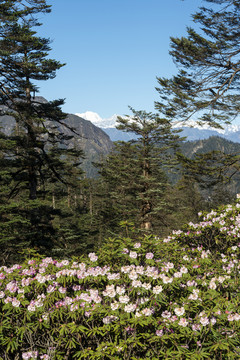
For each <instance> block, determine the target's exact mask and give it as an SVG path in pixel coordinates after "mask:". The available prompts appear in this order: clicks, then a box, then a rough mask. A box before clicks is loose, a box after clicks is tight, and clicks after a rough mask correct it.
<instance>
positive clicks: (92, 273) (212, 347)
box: [0, 199, 240, 360]
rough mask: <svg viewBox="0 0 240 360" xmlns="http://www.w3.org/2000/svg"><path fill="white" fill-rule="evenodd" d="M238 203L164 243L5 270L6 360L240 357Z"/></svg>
mask: <svg viewBox="0 0 240 360" xmlns="http://www.w3.org/2000/svg"><path fill="white" fill-rule="evenodd" d="M239 272H240V202H238V199H237V202H236V204H234V205H229V206H226V207H222V208H219V209H218V210H216V211H212V212H211V213H209V214H200V219H199V223H197V224H192V223H191V224H188V225H187V226H185V228H184V229H183V230H181V231H174V232H173V233H172V234H171V236H169V237H167V238H165V239H158V238H156V237H155V236H153V235H151V236H145V237H142V238H139V240H137V241H136V240H134V241H133V240H131V238H112V239H108V240H107V241H106V243H105V245H104V246H103V247H102V248H101V249H100V250H99V252H98V253H90V254H89V255H88V256H87V257H83V258H81V259H79V258H78V259H67V260H54V259H52V258H49V257H45V258H44V257H40V256H39V255H34V256H31V258H28V259H27V260H26V261H25V262H24V263H23V264H15V265H13V266H11V267H5V266H2V267H1V268H0V312H1V330H0V349H1V350H0V359H4V360H5V359H6V360H8V359H14V360H17V359H24V360H28V359H94V360H96V359H116V360H117V359H119V360H120V359H124V360H125V359H131V360H136V359H139V360H140V359H142V360H143V359H153V360H154V359H156V360H157V359H216V360H220V359H234V360H236V359H240V291H239V289H240V281H239Z"/></svg>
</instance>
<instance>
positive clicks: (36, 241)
mask: <svg viewBox="0 0 240 360" xmlns="http://www.w3.org/2000/svg"><path fill="white" fill-rule="evenodd" d="M50 11H51V9H50V6H49V5H47V4H46V1H45V0H25V1H23V0H20V1H16V0H12V1H1V3H0V85H1V91H0V105H1V115H9V116H11V118H13V119H14V129H13V132H12V133H11V134H10V135H8V136H6V134H4V133H3V132H2V133H1V143H0V151H1V159H0V161H1V164H0V165H1V176H0V181H1V185H2V186H3V188H2V189H3V190H4V191H2V192H1V196H2V198H1V200H2V207H1V214H0V216H1V220H2V222H1V224H0V225H1V226H0V228H1V229H2V235H4V232H5V231H7V233H8V236H7V237H5V239H6V240H8V239H12V240H13V245H14V244H15V245H16V239H17V240H19V239H18V237H16V233H19V234H22V230H25V236H23V238H22V240H23V239H25V240H26V242H28V243H30V244H31V246H38V247H39V246H42V245H43V246H44V247H48V248H49V247H52V245H51V242H52V241H53V239H54V232H55V231H54V228H53V225H52V219H53V217H54V214H55V213H56V210H55V209H54V206H52V204H49V202H48V201H47V197H46V194H47V193H48V192H49V186H50V184H51V183H53V184H56V183H58V182H62V183H64V184H65V185H66V186H67V184H68V183H69V180H70V175H69V166H68V168H67V167H66V162H65V159H66V156H67V153H68V152H69V151H68V144H69V141H70V139H71V137H72V136H67V135H65V134H64V133H63V132H62V130H61V129H62V128H64V127H67V125H66V124H65V123H64V119H65V118H66V114H64V113H63V112H62V110H61V105H62V104H63V103H64V101H63V100H62V99H60V100H54V101H51V102H47V101H43V100H42V99H41V98H40V97H35V93H37V92H38V86H37V84H38V83H39V82H40V81H46V80H49V79H52V78H54V77H55V75H56V71H57V70H58V69H60V68H61V67H62V66H63V65H64V64H61V63H60V62H58V61H56V60H53V59H50V58H49V57H48V55H49V52H50V50H51V48H50V40H49V39H48V38H43V37H39V36H37V33H36V31H35V28H36V27H38V26H40V25H41V23H39V22H38V20H37V18H36V16H37V15H39V14H44V13H49V12H50ZM70 130H73V129H70ZM70 151H71V152H72V153H73V150H72V149H70ZM76 155H77V158H78V159H79V156H82V152H81V151H79V152H78V153H77V154H76ZM74 161H75V160H74ZM72 165H73V163H72ZM75 165H76V164H75ZM13 201H14V204H15V205H16V208H15V205H14V206H13ZM18 207H19V209H21V211H20V210H18ZM12 208H14V209H15V211H14V212H13V211H11V209H12ZM23 209H24V210H23ZM16 212H18V213H19V214H20V213H22V214H23V215H24V216H23V219H22V220H19V221H20V222H18V224H19V226H18V227H15V225H16V224H17V223H16V221H15V218H16ZM20 217H21V216H20ZM23 223H24V224H26V226H27V225H29V226H27V229H26V228H25V227H24V226H22V225H23ZM7 224H8V225H7ZM9 224H12V225H11V226H10V225H9ZM14 224H15V225H14ZM7 229H8V230H9V231H8V230H7ZM5 235H7V234H5ZM22 235H23V234H22ZM14 240H15V241H14ZM17 243H18V244H20V243H21V242H18V241H17ZM24 244H25V243H24ZM9 245H10V244H9Z"/></svg>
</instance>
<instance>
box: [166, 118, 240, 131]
mask: <svg viewBox="0 0 240 360" xmlns="http://www.w3.org/2000/svg"><path fill="white" fill-rule="evenodd" d="M173 128H193V129H199V130H209V131H216V132H218V133H219V134H230V133H233V132H237V131H240V125H225V126H223V128H222V129H220V128H215V127H212V126H210V125H209V124H202V125H201V124H199V123H198V122H196V121H194V120H189V121H186V122H181V121H178V122H177V121H176V122H175V123H174V124H173Z"/></svg>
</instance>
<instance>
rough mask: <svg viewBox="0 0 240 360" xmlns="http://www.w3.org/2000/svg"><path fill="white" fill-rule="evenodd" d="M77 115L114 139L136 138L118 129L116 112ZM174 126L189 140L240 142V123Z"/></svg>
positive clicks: (194, 123)
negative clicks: (218, 126) (103, 115)
mask: <svg viewBox="0 0 240 360" xmlns="http://www.w3.org/2000/svg"><path fill="white" fill-rule="evenodd" d="M75 115H77V116H80V117H81V118H83V119H85V120H89V121H91V123H93V124H94V125H96V126H98V127H100V128H101V129H103V131H104V132H105V133H106V134H108V135H109V137H110V139H111V140H112V141H118V140H122V141H128V140H130V139H132V138H135V135H134V134H131V133H126V132H124V131H120V130H117V129H116V121H117V117H118V115H116V114H114V115H113V116H111V117H110V118H106V119H102V118H101V117H100V116H99V115H98V114H97V113H95V112H92V111H87V112H85V113H81V114H75ZM173 128H177V129H182V132H181V136H185V137H186V140H189V141H195V140H204V139H208V138H209V137H211V136H220V137H223V138H224V139H227V140H229V141H233V142H237V143H240V125H226V126H225V127H224V129H216V128H212V127H210V126H209V125H204V126H200V125H198V124H197V123H196V122H193V121H191V122H190V121H189V122H187V123H185V124H183V123H179V122H176V123H174V124H173Z"/></svg>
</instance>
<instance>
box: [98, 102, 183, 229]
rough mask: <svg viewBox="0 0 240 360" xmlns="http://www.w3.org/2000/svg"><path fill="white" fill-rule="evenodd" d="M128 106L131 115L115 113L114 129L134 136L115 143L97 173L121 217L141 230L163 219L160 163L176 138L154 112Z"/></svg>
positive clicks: (166, 163)
mask: <svg viewBox="0 0 240 360" xmlns="http://www.w3.org/2000/svg"><path fill="white" fill-rule="evenodd" d="M130 109H131V111H132V114H133V115H131V116H126V117H119V118H118V126H117V129H119V130H122V131H126V132H131V133H134V134H135V135H137V139H136V140H131V141H129V142H119V143H117V144H116V146H115V150H114V152H113V153H112V154H111V155H110V156H109V157H108V159H107V161H106V162H105V164H103V166H102V169H101V171H100V173H101V175H102V176H103V177H104V179H105V181H106V182H107V183H108V184H109V186H110V189H109V194H110V197H111V198H112V200H113V201H114V203H115V206H116V209H118V210H120V213H119V215H121V217H122V218H121V220H130V221H133V222H134V223H135V225H136V226H137V227H139V228H141V229H142V230H150V229H152V228H155V229H157V228H160V227H163V226H164V225H165V221H166V219H165V216H164V211H165V208H166V202H165V195H164V194H165V193H166V191H167V189H168V182H167V177H166V174H165V172H164V167H166V166H170V163H171V162H172V155H173V149H176V148H177V145H178V142H179V141H180V138H179V136H178V135H177V132H178V131H176V130H172V128H171V124H170V122H169V121H168V120H166V119H163V118H160V117H159V116H158V114H152V113H147V112H145V111H136V110H134V109H132V108H130ZM171 150H172V151H171Z"/></svg>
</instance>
